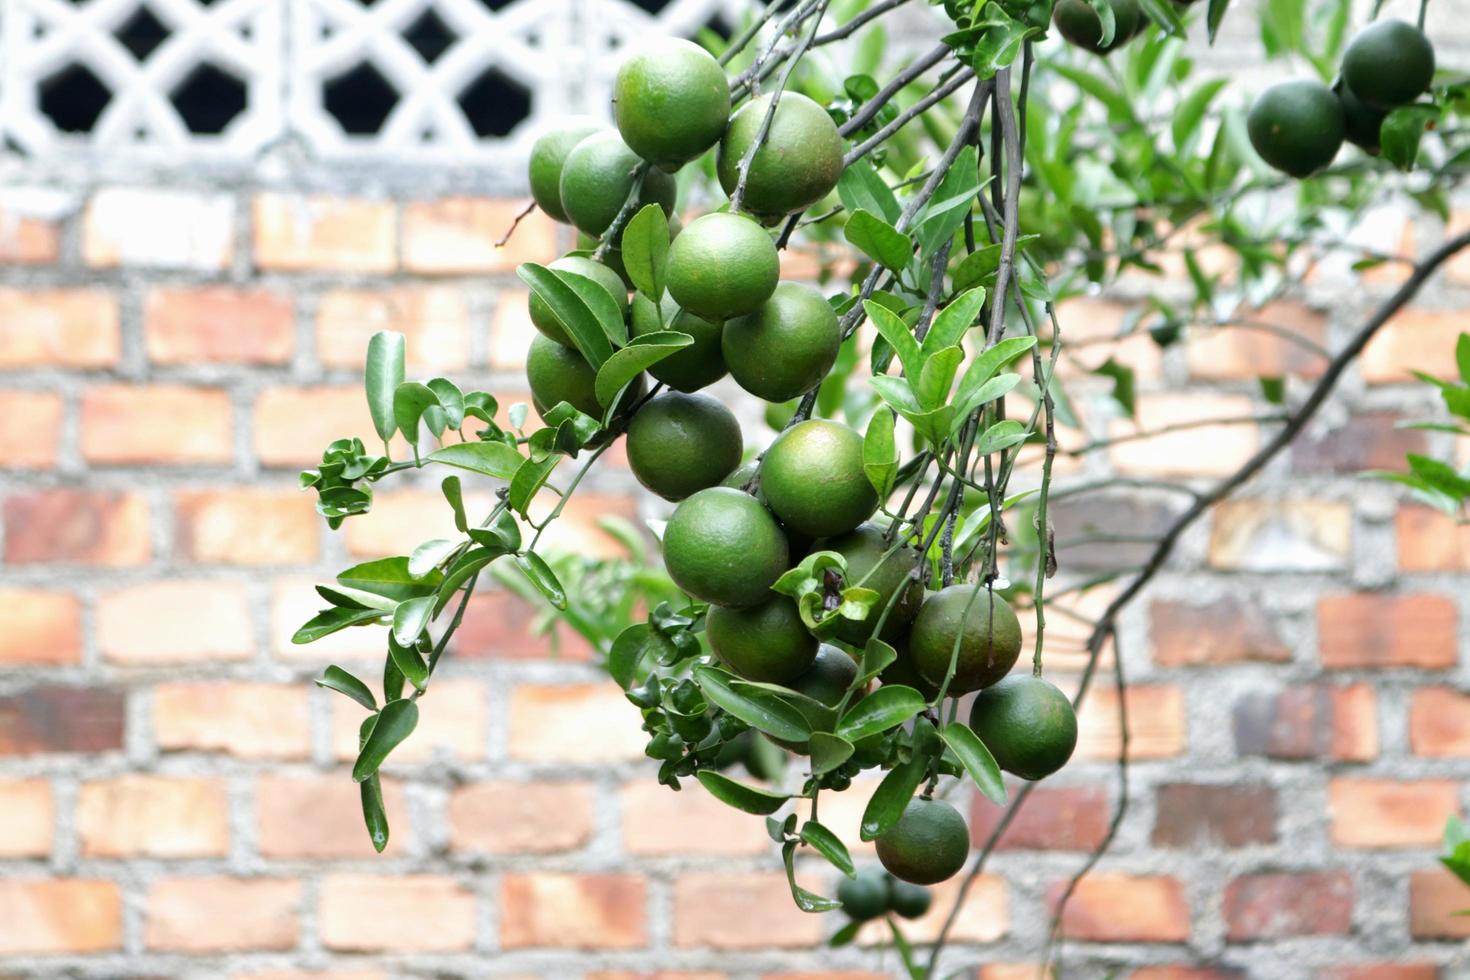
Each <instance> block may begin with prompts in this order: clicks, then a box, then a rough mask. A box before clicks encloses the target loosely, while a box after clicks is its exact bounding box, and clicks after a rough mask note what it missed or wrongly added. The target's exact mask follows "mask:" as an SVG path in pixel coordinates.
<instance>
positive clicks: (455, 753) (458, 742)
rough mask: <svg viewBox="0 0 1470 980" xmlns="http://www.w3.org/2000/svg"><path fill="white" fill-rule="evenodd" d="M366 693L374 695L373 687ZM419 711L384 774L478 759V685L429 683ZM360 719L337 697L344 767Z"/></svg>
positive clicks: (484, 728)
mask: <svg viewBox="0 0 1470 980" xmlns="http://www.w3.org/2000/svg"><path fill="white" fill-rule="evenodd" d="M383 642H384V643H386V642H387V641H386V640H384V641H383ZM384 649H386V647H385V648H384ZM371 687H372V688H373V690H374V692H377V693H380V689H379V686H378V684H377V683H376V682H374V683H372V684H371ZM614 690H616V688H614ZM379 703H381V697H380V698H379ZM420 706H421V707H422V708H423V709H424V710H423V711H421V712H420V713H419V723H418V727H417V728H415V729H414V731H413V734H412V735H411V736H409V737H408V739H407V740H405V741H404V742H403V743H402V744H401V745H399V746H398V747H397V748H396V749H394V750H393V754H392V755H391V756H389V757H388V766H389V767H390V768H391V767H392V766H393V765H395V764H399V765H401V764H403V763H406V762H427V761H429V760H430V759H433V758H435V757H438V756H446V757H448V758H451V759H458V760H460V761H464V762H469V761H473V760H475V759H480V758H483V757H484V755H485V743H486V741H487V740H488V738H489V735H488V732H489V724H490V723H489V709H488V708H487V706H486V704H485V688H484V685H483V684H481V682H480V681H477V680H468V679H464V680H461V679H454V680H450V679H447V678H446V679H439V678H435V680H434V683H433V685H432V686H431V687H430V689H429V693H428V694H426V695H424V700H423V701H422V702H421V703H420ZM362 716H363V709H362V706H361V705H359V704H357V703H356V702H355V701H349V700H348V699H347V698H344V697H340V696H338V697H334V698H333V699H332V748H333V750H334V751H335V752H336V754H337V758H338V759H341V760H343V761H344V762H345V761H347V760H349V759H355V758H357V730H358V728H359V726H361V724H362Z"/></svg>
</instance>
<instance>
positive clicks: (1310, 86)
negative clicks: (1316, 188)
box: [1246, 78, 1352, 177]
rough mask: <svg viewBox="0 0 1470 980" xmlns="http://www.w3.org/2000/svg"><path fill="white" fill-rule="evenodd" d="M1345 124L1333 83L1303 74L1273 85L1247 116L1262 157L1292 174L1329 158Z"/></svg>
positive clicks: (1312, 169)
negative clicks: (1324, 82) (1325, 83)
mask: <svg viewBox="0 0 1470 980" xmlns="http://www.w3.org/2000/svg"><path fill="white" fill-rule="evenodd" d="M1348 84H1349V85H1351V84H1352V83H1351V82H1349V83H1348ZM1346 127H1347V121H1346V119H1345V118H1344V117H1343V111H1342V103H1341V102H1339V101H1338V99H1337V96H1336V95H1334V94H1333V93H1332V89H1330V88H1328V87H1327V86H1326V85H1323V84H1322V83H1321V82H1315V81H1312V80H1310V79H1305V78H1298V79H1293V80H1291V81H1288V82H1278V83H1276V84H1275V85H1272V86H1271V87H1270V88H1268V89H1266V91H1264V92H1262V93H1261V94H1260V95H1259V96H1257V97H1256V101H1255V104H1254V105H1252V106H1251V111H1250V115H1249V116H1247V117H1246V132H1248V133H1249V134H1250V140H1251V146H1254V147H1255V148H1256V152H1257V153H1259V154H1260V155H1261V159H1262V160H1265V161H1266V162H1267V163H1269V164H1270V165H1271V166H1273V167H1275V168H1276V169H1277V170H1280V171H1282V172H1284V173H1287V174H1290V175H1291V176H1293V177H1306V176H1309V175H1311V174H1312V173H1315V172H1316V171H1318V170H1321V169H1322V168H1323V167H1325V166H1327V165H1328V164H1329V163H1331V162H1332V158H1333V157H1335V156H1337V151H1338V150H1339V149H1341V148H1342V139H1343V135H1344V133H1345V132H1346Z"/></svg>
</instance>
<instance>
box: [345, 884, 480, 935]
mask: <svg viewBox="0 0 1470 980" xmlns="http://www.w3.org/2000/svg"><path fill="white" fill-rule="evenodd" d="M475 904H476V903H475V894H474V892H472V891H470V889H468V888H466V887H465V886H464V885H461V884H460V883H459V882H457V881H455V880H454V879H453V878H445V877H440V876H438V875H405V874H397V875H367V874H342V875H332V876H330V877H328V878H326V879H324V880H323V881H322V883H321V908H320V912H319V914H318V921H317V927H318V929H319V930H320V932H321V939H322V944H323V945H324V946H326V947H327V948H328V949H332V950H339V951H354V952H357V951H363V952H367V951H375V950H392V951H394V952H451V951H455V950H465V949H469V948H470V946H471V944H472V943H473V942H474V939H475ZM413 922H419V923H430V924H432V926H433V927H432V928H427V927H426V928H421V929H416V928H413V929H410V928H405V929H391V928H384V924H385V923H413Z"/></svg>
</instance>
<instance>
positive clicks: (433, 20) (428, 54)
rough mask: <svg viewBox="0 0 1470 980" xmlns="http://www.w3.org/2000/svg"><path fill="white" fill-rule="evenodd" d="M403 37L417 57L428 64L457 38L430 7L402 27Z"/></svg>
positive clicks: (446, 49)
mask: <svg viewBox="0 0 1470 980" xmlns="http://www.w3.org/2000/svg"><path fill="white" fill-rule="evenodd" d="M403 39H404V40H405V41H407V42H408V46H409V47H411V48H413V49H414V50H415V51H417V52H418V53H419V57H420V58H423V59H424V61H425V63H427V64H430V65H432V64H433V63H434V62H435V61H437V60H438V59H439V56H440V55H442V54H443V53H444V52H446V51H448V50H449V49H450V47H451V46H453V44H454V42H455V41H457V40H459V38H458V37H457V36H456V35H455V33H454V32H453V31H451V30H450V29H449V25H448V24H446V23H444V21H443V20H442V19H440V17H439V15H438V14H437V13H435V12H434V8H432V7H430V8H429V9H428V10H425V11H424V12H423V13H422V14H420V15H419V17H418V19H417V20H415V21H414V22H413V23H412V24H409V25H408V27H406V28H404V31H403Z"/></svg>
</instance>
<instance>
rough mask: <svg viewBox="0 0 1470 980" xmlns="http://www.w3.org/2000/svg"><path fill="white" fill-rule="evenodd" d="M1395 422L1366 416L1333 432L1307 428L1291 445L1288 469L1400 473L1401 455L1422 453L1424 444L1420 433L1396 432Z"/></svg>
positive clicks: (1377, 414)
mask: <svg viewBox="0 0 1470 980" xmlns="http://www.w3.org/2000/svg"><path fill="white" fill-rule="evenodd" d="M1399 421H1400V417H1399V416H1397V415H1394V414H1391V413H1389V412H1366V413H1364V414H1361V415H1354V416H1352V417H1351V418H1349V419H1348V420H1347V421H1346V423H1344V424H1343V425H1342V426H1341V427H1339V428H1336V429H1331V430H1326V431H1321V430H1318V429H1315V428H1311V429H1309V430H1308V431H1307V432H1306V433H1304V434H1303V435H1301V436H1299V437H1298V438H1297V439H1296V441H1294V442H1293V443H1292V444H1291V466H1292V469H1294V470H1296V471H1298V472H1301V473H1347V474H1356V473H1361V472H1363V471H1364V470H1397V469H1402V468H1403V466H1404V456H1405V454H1407V453H1422V452H1424V450H1425V446H1426V445H1427V444H1428V442H1427V440H1426V439H1425V437H1424V433H1423V432H1418V431H1415V430H1413V429H1400V428H1398V427H1397V423H1398V422H1399Z"/></svg>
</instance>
